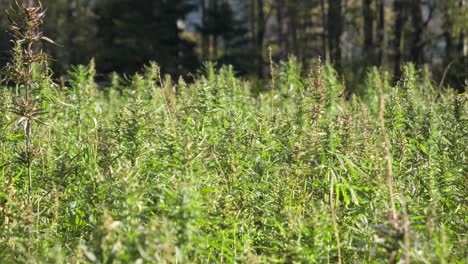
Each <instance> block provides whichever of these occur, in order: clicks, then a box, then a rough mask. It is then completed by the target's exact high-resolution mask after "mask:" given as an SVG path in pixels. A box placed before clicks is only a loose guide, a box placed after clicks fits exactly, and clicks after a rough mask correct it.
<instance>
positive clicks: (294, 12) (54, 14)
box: [0, 0, 468, 90]
mask: <svg viewBox="0 0 468 264" xmlns="http://www.w3.org/2000/svg"><path fill="white" fill-rule="evenodd" d="M12 2H13V0H0V10H1V14H0V67H1V66H2V65H4V64H5V63H6V61H8V59H9V53H8V51H9V50H10V48H11V43H10V41H9V40H10V36H9V35H8V33H7V28H8V18H7V16H6V14H5V10H6V9H8V6H9V5H10V4H11V3H12ZM42 2H43V5H44V7H45V8H46V9H47V13H46V19H45V21H44V27H43V28H44V32H45V35H46V36H48V37H49V38H51V39H53V40H54V41H55V42H56V43H57V44H58V45H51V44H44V47H43V49H44V50H45V51H46V52H47V53H48V54H49V55H50V56H51V58H52V59H53V60H52V61H51V65H52V68H53V70H54V72H55V73H56V74H57V75H58V76H60V75H63V74H64V73H66V71H67V70H68V69H69V67H70V66H71V65H75V64H87V63H89V61H90V59H91V58H95V60H96V65H97V69H98V72H99V73H100V76H101V77H102V78H105V76H107V75H108V74H109V73H111V72H118V73H126V74H132V73H134V72H137V71H139V70H140V69H142V66H143V65H145V64H147V63H148V62H149V61H156V62H157V63H158V64H159V65H160V66H161V69H162V71H163V72H164V73H169V74H172V75H173V76H174V78H177V76H181V75H182V76H185V75H187V74H189V73H195V72H196V71H197V69H198V68H199V67H200V66H201V65H202V64H203V63H204V62H206V61H213V62H217V63H218V65H221V64H232V65H233V66H234V68H235V70H236V72H237V73H238V74H239V75H243V76H247V77H249V78H255V79H264V78H269V68H270V67H269V63H270V62H269V50H270V48H271V50H272V58H273V60H274V61H275V62H276V63H278V62H279V61H281V60H283V61H284V60H287V59H288V57H289V56H295V57H296V58H297V60H298V61H299V62H301V63H302V65H303V66H304V70H307V69H308V68H309V67H310V65H311V64H313V63H315V62H317V60H318V58H321V60H322V61H326V62H329V63H332V64H333V65H334V67H335V68H336V69H337V70H338V71H339V72H340V73H341V74H342V75H343V76H344V78H345V80H346V83H347V85H348V86H349V87H351V89H353V87H357V86H358V85H357V84H358V83H359V82H360V81H361V80H362V77H363V75H364V74H365V73H366V71H367V69H368V68H369V67H370V66H379V67H382V68H383V69H385V70H387V71H388V72H389V73H390V74H391V75H392V76H393V79H394V80H397V79H398V77H399V76H400V74H401V72H400V67H401V65H402V64H404V63H406V62H413V63H414V64H416V65H417V66H418V69H420V70H421V71H425V72H426V73H427V74H431V75H432V78H434V79H435V80H436V81H438V80H441V79H442V78H443V76H444V75H445V77H444V79H445V83H446V84H448V85H450V86H452V87H454V88H457V89H459V90H462V89H464V88H463V87H465V79H466V62H467V56H466V55H467V52H468V47H467V46H468V41H467V36H466V28H467V22H468V19H467V16H466V9H467V8H466V4H465V0H43V1H42ZM354 89H357V88H354Z"/></svg>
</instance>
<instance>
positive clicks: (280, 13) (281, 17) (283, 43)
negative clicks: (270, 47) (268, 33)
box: [276, 0, 288, 60]
mask: <svg viewBox="0 0 468 264" xmlns="http://www.w3.org/2000/svg"><path fill="white" fill-rule="evenodd" d="M276 19H277V21H278V46H279V48H280V59H281V60H286V59H287V56H288V39H287V32H285V26H284V23H285V0H276Z"/></svg>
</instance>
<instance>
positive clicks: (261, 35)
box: [256, 0, 265, 78]
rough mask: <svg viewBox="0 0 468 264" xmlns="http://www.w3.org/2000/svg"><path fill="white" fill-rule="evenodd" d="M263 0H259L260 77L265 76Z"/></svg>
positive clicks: (258, 48) (258, 43) (258, 50)
mask: <svg viewBox="0 0 468 264" xmlns="http://www.w3.org/2000/svg"><path fill="white" fill-rule="evenodd" d="M263 6H264V4H263V0H257V34H256V35H257V43H256V44H257V45H256V47H257V48H256V53H257V54H256V55H257V63H258V77H259V78H263V42H264V37H265V13H264V11H263Z"/></svg>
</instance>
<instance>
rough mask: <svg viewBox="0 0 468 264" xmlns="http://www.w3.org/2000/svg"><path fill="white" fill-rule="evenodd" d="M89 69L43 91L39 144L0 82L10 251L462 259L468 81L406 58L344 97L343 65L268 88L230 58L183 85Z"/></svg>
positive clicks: (279, 70) (152, 73) (2, 236)
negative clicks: (465, 87)
mask: <svg viewBox="0 0 468 264" xmlns="http://www.w3.org/2000/svg"><path fill="white" fill-rule="evenodd" d="M93 67H94V65H93V64H90V65H88V66H79V67H75V68H74V69H73V70H72V71H71V72H70V76H71V79H70V81H69V83H68V84H67V85H66V86H64V87H59V86H54V85H52V84H51V83H47V81H46V80H42V82H41V85H40V86H38V87H37V89H34V90H33V91H34V100H36V101H37V102H38V104H40V105H41V107H43V108H46V109H47V113H44V114H42V115H41V116H40V117H38V119H39V118H40V120H41V123H38V122H34V123H30V125H31V131H30V132H31V135H30V136H29V137H30V140H31V141H32V144H33V145H34V147H33V148H34V151H31V152H34V156H33V155H32V154H31V153H29V154H28V153H26V154H25V151H24V144H25V140H26V138H25V133H24V129H25V127H24V126H23V125H24V122H21V121H22V120H21V118H20V119H15V117H16V116H17V114H16V113H13V112H11V111H9V110H8V109H9V107H10V105H11V104H12V102H14V100H16V98H17V96H18V94H17V93H16V92H15V91H14V90H11V89H9V88H7V87H2V89H1V90H0V91H1V96H0V107H1V110H0V113H2V114H1V116H0V126H1V127H2V133H0V168H1V169H0V184H1V190H2V191H1V192H0V194H1V198H0V199H1V213H0V216H1V218H0V221H1V224H0V228H1V229H0V260H1V261H0V262H9V263H11V262H47V263H50V262H58V263H63V262H83V261H85V262H92V263H111V262H116V263H128V262H133V261H138V262H139V263H145V262H154V263H207V262H227V263H232V262H242V263H265V262H281V263H284V262H288V263H291V262H300V263H327V262H330V263H335V262H338V260H339V259H340V260H342V261H343V262H346V263H349V262H357V263H363V262H365V263H382V262H385V261H387V260H389V259H392V258H393V259H395V261H397V260H399V259H405V258H409V259H411V260H412V261H414V262H416V263H457V262H459V263H463V262H464V261H465V260H466V248H467V238H466V231H467V219H466V218H467V215H468V212H467V210H466V209H467V208H466V204H467V201H466V194H467V189H466V186H467V185H466V164H467V156H466V149H465V147H466V145H467V143H468V142H467V139H468V137H467V134H466V121H467V116H468V115H467V111H468V108H467V98H466V94H461V95H457V94H455V93H453V92H452V91H438V90H435V89H434V88H433V85H432V84H431V81H430V80H428V79H426V78H425V77H424V76H422V75H418V74H417V73H416V71H415V69H414V68H413V67H412V66H411V65H409V66H407V67H406V68H405V70H404V74H405V75H404V78H403V79H402V80H401V81H400V82H399V84H398V85H396V86H395V87H390V86H389V84H388V83H387V81H386V77H385V74H383V73H381V72H379V71H378V70H377V69H373V70H371V71H370V72H369V74H368V78H367V81H366V85H367V91H368V94H367V95H365V96H364V97H363V98H358V97H354V96H353V97H352V98H350V99H349V100H345V98H344V97H342V96H340V94H341V91H342V89H343V87H342V84H341V82H340V81H339V78H338V76H337V74H336V72H335V71H334V70H333V69H332V68H331V67H329V66H323V67H322V66H320V65H318V66H316V67H315V68H314V69H312V70H311V74H310V76H300V70H299V66H298V65H297V63H295V62H294V61H289V62H288V63H284V64H282V65H280V66H278V67H276V71H275V72H276V76H275V79H274V81H275V82H274V83H275V84H274V85H275V90H274V91H270V92H266V93H260V94H257V95H253V94H251V93H250V92H249V88H250V83H249V82H245V81H242V80H240V79H238V78H236V77H235V74H234V73H233V72H232V69H231V68H229V67H224V68H222V69H221V70H219V71H215V70H214V69H213V67H212V66H211V65H208V66H207V67H206V69H205V71H204V74H201V75H199V76H197V77H195V80H194V82H193V84H186V83H185V82H184V81H183V80H179V81H178V82H173V81H172V80H171V79H170V78H169V77H165V78H164V79H161V78H160V74H159V69H158V67H157V66H156V65H155V64H151V65H150V66H148V67H147V68H146V69H145V71H144V73H143V74H141V75H135V76H133V77H132V78H128V79H121V78H119V77H117V76H115V78H114V81H113V83H112V85H110V86H109V87H98V86H97V85H96V84H95V83H94V81H93V78H94V74H95V72H94V68H93ZM379 88H381V89H382V90H383V91H384V93H385V97H384V98H385V101H384V102H385V109H384V116H383V117H384V119H379V113H380V111H381V108H380V106H381V105H380V101H379V100H383V99H384V98H380V96H379V92H378V91H379ZM18 89H19V90H20V91H21V89H22V87H18ZM379 98H380V99H379ZM382 110H383V108H382ZM14 120H16V121H14ZM382 120H383V121H384V122H385V129H383V127H382V126H381V121H382ZM13 121H14V122H13ZM385 137H388V139H389V143H390V146H391V149H390V150H391V156H390V157H388V155H386V154H385V151H384V149H385V148H386V143H385ZM28 158H29V159H30V161H31V164H30V165H31V166H30V167H31V168H30V169H31V175H32V187H31V190H30V192H29V193H28V179H27V171H28V163H27V162H25V159H26V160H27V159H28ZM388 160H390V161H391V164H390V166H387V161H388ZM389 167H390V168H391V170H390V171H389V170H388V168H389ZM388 177H392V179H393V183H392V186H391V187H392V188H389V186H388ZM391 189H393V192H394V195H393V196H394V200H393V202H394V203H393V204H391V202H390V201H392V199H391V197H390V194H389V190H391ZM392 208H394V210H395V213H396V214H395V215H393V216H392V210H393V209H392Z"/></svg>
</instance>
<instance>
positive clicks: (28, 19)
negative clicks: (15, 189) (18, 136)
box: [1, 0, 53, 194]
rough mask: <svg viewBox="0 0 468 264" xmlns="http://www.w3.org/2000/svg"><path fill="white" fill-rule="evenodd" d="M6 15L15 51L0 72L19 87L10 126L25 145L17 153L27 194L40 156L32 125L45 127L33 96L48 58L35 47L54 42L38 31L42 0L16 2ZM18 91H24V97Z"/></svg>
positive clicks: (30, 188) (41, 21) (41, 113)
mask: <svg viewBox="0 0 468 264" xmlns="http://www.w3.org/2000/svg"><path fill="white" fill-rule="evenodd" d="M7 15H8V19H9V20H10V24H11V25H10V28H9V32H10V35H11V36H12V37H13V40H12V41H13V42H14V49H13V50H12V52H11V56H12V59H11V62H10V63H8V64H7V66H6V67H5V70H3V71H2V72H1V73H2V74H4V75H5V76H6V77H7V79H8V80H9V81H10V82H13V83H14V84H16V86H17V88H20V89H17V98H16V100H15V101H14V102H13V105H12V107H10V112H12V113H14V114H15V115H16V116H15V118H14V119H13V120H12V121H11V122H10V124H11V123H14V122H17V124H18V125H22V126H23V128H24V130H23V133H24V138H25V145H24V148H23V149H21V150H20V151H18V153H17V154H18V157H19V159H18V160H19V162H20V163H21V164H24V165H25V166H26V167H27V177H28V193H29V194H31V191H32V164H33V161H34V159H35V157H36V156H37V155H38V153H39V151H38V149H37V148H35V147H34V142H33V130H32V125H33V123H39V124H42V125H45V123H44V122H43V121H41V120H39V116H41V115H43V114H45V109H43V108H41V107H40V106H39V103H38V102H37V101H36V99H35V98H34V96H33V93H34V92H36V90H39V89H40V81H41V80H43V79H44V78H48V73H47V69H46V61H47V55H46V54H44V53H42V51H41V50H39V49H38V45H39V44H40V42H41V41H43V40H45V41H48V42H51V43H53V41H52V40H50V39H49V38H47V37H45V36H43V35H42V32H41V29H40V26H41V25H42V23H43V18H44V15H45V11H44V10H43V8H42V3H41V1H37V2H36V1H32V0H29V1H24V2H23V3H19V2H18V1H15V5H14V6H12V7H11V9H10V10H9V11H7ZM21 88H24V94H23V95H21Z"/></svg>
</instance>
